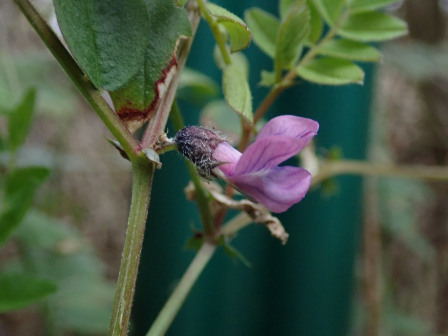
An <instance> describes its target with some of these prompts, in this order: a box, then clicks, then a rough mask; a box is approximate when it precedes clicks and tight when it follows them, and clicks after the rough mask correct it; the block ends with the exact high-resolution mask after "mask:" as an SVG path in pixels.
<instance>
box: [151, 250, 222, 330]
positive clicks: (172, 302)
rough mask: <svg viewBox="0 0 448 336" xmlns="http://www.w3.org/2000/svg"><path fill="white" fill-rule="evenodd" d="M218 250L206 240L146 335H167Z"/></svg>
mask: <svg viewBox="0 0 448 336" xmlns="http://www.w3.org/2000/svg"><path fill="white" fill-rule="evenodd" d="M215 250H216V245H215V244H212V243H209V242H207V241H205V242H204V243H203V244H202V246H201V248H200V250H199V251H198V253H197V254H196V256H195V257H194V259H193V261H192V262H191V264H190V266H189V267H188V269H187V271H186V272H185V273H184V275H183V276H182V279H181V280H180V282H179V284H178V285H177V287H176V289H175V290H174V292H173V293H172V294H171V296H170V298H169V299H168V301H167V302H166V303H165V306H163V308H162V310H161V311H160V313H159V315H157V318H156V320H155V321H154V323H153V324H152V326H151V329H150V330H149V331H148V333H147V334H146V336H160V335H165V333H166V331H167V330H168V328H169V327H170V325H171V323H172V322H173V320H174V318H175V317H176V315H177V313H178V312H179V310H180V308H181V307H182V304H183V303H184V301H185V299H186V298H187V295H188V293H189V292H190V290H191V288H192V287H193V285H194V284H195V282H196V280H197V279H198V277H199V275H200V274H201V272H202V270H203V269H204V267H205V266H206V265H207V263H208V262H209V260H210V259H211V257H212V256H213V253H214V252H215Z"/></svg>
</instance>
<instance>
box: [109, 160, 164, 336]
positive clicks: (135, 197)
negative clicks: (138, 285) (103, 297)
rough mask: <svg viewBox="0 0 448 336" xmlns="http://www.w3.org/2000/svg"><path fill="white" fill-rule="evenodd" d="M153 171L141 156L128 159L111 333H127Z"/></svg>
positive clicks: (122, 334) (153, 168) (151, 164)
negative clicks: (128, 188) (127, 204)
mask: <svg viewBox="0 0 448 336" xmlns="http://www.w3.org/2000/svg"><path fill="white" fill-rule="evenodd" d="M154 170H155V165H154V164H153V163H150V162H149V161H148V160H147V159H146V158H144V157H142V158H141V159H139V160H138V159H137V160H134V161H133V162H132V172H133V178H132V199H131V209H130V212H129V219H128V227H127V230H126V240H125V243H124V249H123V255H122V258H121V265H120V272H119V275H118V281H117V288H116V291H115V300H114V308H113V311H112V317H111V322H110V329H109V335H111V336H118V335H120V336H125V335H127V333H128V326H129V318H130V315H131V307H132V300H133V298H134V290H135V281H136V279H137V273H138V266H139V261H140V252H141V249H142V244H143V236H144V232H145V225H146V218H147V214H148V206H149V199H150V195H151V186H152V179H153V176H154Z"/></svg>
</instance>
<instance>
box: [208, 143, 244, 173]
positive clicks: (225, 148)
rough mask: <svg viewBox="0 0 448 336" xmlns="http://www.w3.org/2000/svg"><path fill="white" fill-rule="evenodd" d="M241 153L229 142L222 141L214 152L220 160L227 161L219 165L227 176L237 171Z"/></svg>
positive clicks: (216, 158) (214, 155)
mask: <svg viewBox="0 0 448 336" xmlns="http://www.w3.org/2000/svg"><path fill="white" fill-rule="evenodd" d="M241 155H242V154H241V153H240V152H239V151H237V150H236V149H235V148H233V147H232V146H231V145H229V144H228V143H227V142H222V143H220V144H219V145H218V147H216V149H215V151H214V152H213V157H214V159H215V160H216V161H218V162H226V163H225V164H222V165H220V166H218V169H219V170H221V171H222V172H223V173H224V174H225V175H226V176H231V175H233V174H234V172H235V167H236V164H237V162H238V160H239V159H240V157H241Z"/></svg>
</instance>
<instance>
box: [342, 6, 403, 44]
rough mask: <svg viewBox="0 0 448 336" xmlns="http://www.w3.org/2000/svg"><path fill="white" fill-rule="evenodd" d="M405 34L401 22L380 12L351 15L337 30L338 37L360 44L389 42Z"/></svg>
mask: <svg viewBox="0 0 448 336" xmlns="http://www.w3.org/2000/svg"><path fill="white" fill-rule="evenodd" d="M406 33H407V26H406V23H405V22H404V21H403V20H400V19H398V18H396V17H393V16H390V15H388V14H385V13H381V12H367V13H360V14H354V15H351V16H350V17H349V18H348V19H347V21H345V22H344V24H343V25H342V27H341V29H340V30H339V35H341V36H343V37H346V38H348V39H351V40H355V41H361V42H368V41H384V40H390V39H393V38H396V37H399V36H402V35H405V34H406Z"/></svg>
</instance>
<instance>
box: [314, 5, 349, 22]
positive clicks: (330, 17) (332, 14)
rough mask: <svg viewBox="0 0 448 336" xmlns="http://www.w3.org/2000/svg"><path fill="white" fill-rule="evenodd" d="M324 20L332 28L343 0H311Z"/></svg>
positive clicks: (339, 12) (340, 10) (338, 15)
mask: <svg viewBox="0 0 448 336" xmlns="http://www.w3.org/2000/svg"><path fill="white" fill-rule="evenodd" d="M312 2H313V4H314V6H315V7H316V9H317V11H318V12H319V14H320V15H322V17H323V18H324V20H325V21H326V22H327V23H328V24H329V25H330V26H333V25H334V24H335V23H336V22H337V21H338V19H339V17H340V15H341V13H342V8H343V7H344V3H345V0H312Z"/></svg>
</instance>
